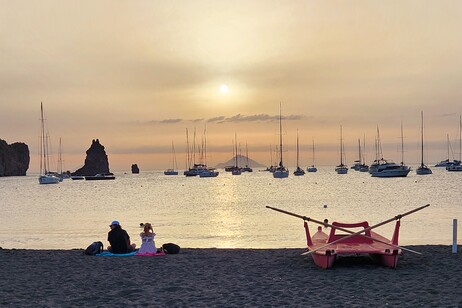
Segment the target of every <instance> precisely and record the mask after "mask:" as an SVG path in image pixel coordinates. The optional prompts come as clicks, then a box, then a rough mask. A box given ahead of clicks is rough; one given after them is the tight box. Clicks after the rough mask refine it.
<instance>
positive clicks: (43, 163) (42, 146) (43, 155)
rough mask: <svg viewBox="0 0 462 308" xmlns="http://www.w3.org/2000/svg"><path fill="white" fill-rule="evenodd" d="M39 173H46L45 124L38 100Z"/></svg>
mask: <svg viewBox="0 0 462 308" xmlns="http://www.w3.org/2000/svg"><path fill="white" fill-rule="evenodd" d="M40 125H41V127H40V173H41V172H42V171H43V174H46V169H47V167H46V153H45V125H44V119H43V103H42V102H40Z"/></svg>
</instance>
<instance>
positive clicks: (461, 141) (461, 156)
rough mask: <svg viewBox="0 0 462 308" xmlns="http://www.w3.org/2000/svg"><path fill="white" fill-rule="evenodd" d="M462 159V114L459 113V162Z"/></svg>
mask: <svg viewBox="0 0 462 308" xmlns="http://www.w3.org/2000/svg"><path fill="white" fill-rule="evenodd" d="M461 159H462V116H460V115H459V162H461Z"/></svg>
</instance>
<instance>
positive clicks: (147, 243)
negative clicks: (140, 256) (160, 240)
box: [138, 223, 157, 253]
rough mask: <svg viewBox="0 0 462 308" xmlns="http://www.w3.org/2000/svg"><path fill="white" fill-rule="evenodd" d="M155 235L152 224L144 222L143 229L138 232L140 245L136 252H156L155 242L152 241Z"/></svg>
mask: <svg viewBox="0 0 462 308" xmlns="http://www.w3.org/2000/svg"><path fill="white" fill-rule="evenodd" d="M155 236H156V234H155V233H154V231H153V230H152V225H151V224H150V223H145V224H144V230H143V232H141V233H140V237H141V247H140V249H139V250H138V253H156V252H157V249H156V243H155V242H154V237H155Z"/></svg>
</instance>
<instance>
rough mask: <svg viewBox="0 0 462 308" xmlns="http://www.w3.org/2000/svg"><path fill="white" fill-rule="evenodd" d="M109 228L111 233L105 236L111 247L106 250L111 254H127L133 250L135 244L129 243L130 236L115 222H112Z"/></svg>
mask: <svg viewBox="0 0 462 308" xmlns="http://www.w3.org/2000/svg"><path fill="white" fill-rule="evenodd" d="M109 227H110V228H111V231H109V233H108V234H107V240H108V242H109V243H110V244H111V246H108V247H107V250H109V251H110V252H112V253H128V252H132V251H134V250H135V247H136V244H131V243H130V236H129V235H128V233H127V231H125V230H124V229H122V227H121V226H120V224H119V222H118V221H117V220H114V221H113V222H112V223H111V224H110V225H109Z"/></svg>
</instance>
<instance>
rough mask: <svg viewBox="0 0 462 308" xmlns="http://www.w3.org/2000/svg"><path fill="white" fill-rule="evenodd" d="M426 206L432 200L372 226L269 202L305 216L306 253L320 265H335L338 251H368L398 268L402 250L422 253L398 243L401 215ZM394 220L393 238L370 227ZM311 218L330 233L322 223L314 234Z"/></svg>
mask: <svg viewBox="0 0 462 308" xmlns="http://www.w3.org/2000/svg"><path fill="white" fill-rule="evenodd" d="M427 206H430V204H427V205H424V206H421V207H419V208H416V209H414V210H411V211H409V212H407V213H404V214H400V215H397V216H395V217H393V218H391V219H388V220H385V221H383V222H381V223H378V224H376V225H373V226H369V223H368V222H367V221H363V222H359V223H353V224H348V223H340V222H334V223H332V224H329V223H327V222H322V221H318V220H315V219H312V218H309V217H306V216H301V215H298V214H294V213H291V212H287V211H284V210H281V209H277V208H274V207H270V206H267V208H269V209H272V210H275V211H278V212H281V213H284V214H288V215H291V216H295V217H298V218H302V219H303V220H304V226H305V233H306V241H307V246H308V251H307V252H305V253H303V254H304V255H308V254H310V255H311V256H312V257H313V261H314V263H315V264H316V265H317V266H319V267H322V268H325V269H327V268H331V267H332V266H333V265H334V262H335V259H336V257H337V255H364V254H368V255H370V256H371V257H372V258H373V259H374V260H376V261H378V262H379V263H380V264H382V265H384V266H387V267H390V268H396V265H397V264H398V256H400V255H402V251H403V250H406V251H410V252H413V253H417V254H420V253H419V252H417V251H414V250H411V249H408V248H405V247H400V246H398V236H399V227H400V224H401V222H400V221H401V218H402V217H404V216H406V215H409V214H412V213H414V212H417V211H419V210H421V209H423V208H426V207H427ZM394 220H396V224H395V231H394V233H393V236H392V238H391V240H390V239H387V238H385V237H384V236H382V235H380V234H378V233H375V232H373V231H371V230H372V229H374V228H377V227H379V226H382V225H385V224H387V223H389V222H392V221H394ZM308 221H311V222H314V223H317V224H320V225H324V226H325V227H329V228H330V234H329V235H327V234H326V233H324V232H323V231H322V227H321V226H319V227H318V231H317V232H316V233H315V234H313V236H311V234H310V230H309V227H308ZM358 229H359V231H357V232H355V231H353V230H358Z"/></svg>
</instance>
